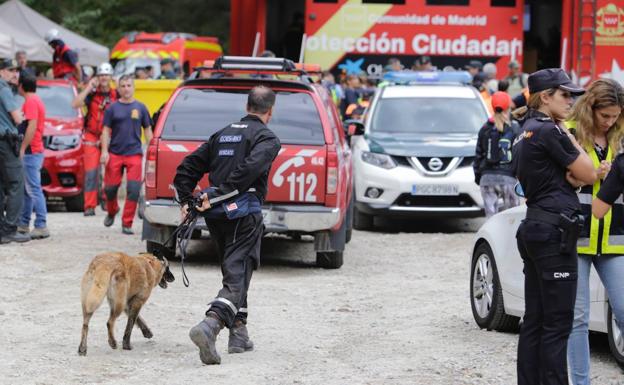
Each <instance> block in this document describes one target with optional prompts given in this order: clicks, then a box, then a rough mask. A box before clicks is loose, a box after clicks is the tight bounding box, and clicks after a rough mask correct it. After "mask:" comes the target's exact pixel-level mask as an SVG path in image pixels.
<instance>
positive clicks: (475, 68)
mask: <svg viewBox="0 0 624 385" xmlns="http://www.w3.org/2000/svg"><path fill="white" fill-rule="evenodd" d="M464 68H465V69H466V70H467V71H468V73H469V74H470V76H472V77H474V76H476V75H477V74H478V73H479V72H481V69H482V68H483V63H481V62H480V61H479V60H471V61H470V62H468V64H466V65H465V66H464Z"/></svg>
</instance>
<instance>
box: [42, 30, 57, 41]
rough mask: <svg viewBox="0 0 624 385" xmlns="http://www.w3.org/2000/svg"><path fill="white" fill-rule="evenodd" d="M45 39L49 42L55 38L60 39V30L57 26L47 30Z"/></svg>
mask: <svg viewBox="0 0 624 385" xmlns="http://www.w3.org/2000/svg"><path fill="white" fill-rule="evenodd" d="M44 39H45V41H46V42H47V43H48V44H49V43H50V42H51V41H53V40H58V39H60V38H59V31H58V29H56V28H52V29H50V30H49V31H48V32H46V34H45V36H44Z"/></svg>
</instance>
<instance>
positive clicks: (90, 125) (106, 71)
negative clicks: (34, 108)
mask: <svg viewBox="0 0 624 385" xmlns="http://www.w3.org/2000/svg"><path fill="white" fill-rule="evenodd" d="M112 79H113V67H112V66H111V65H110V64H109V63H102V64H100V65H99V66H98V67H97V70H96V72H95V76H94V77H93V78H91V80H89V83H88V84H87V86H86V87H85V88H84V89H83V90H82V91H81V92H80V93H79V94H78V95H77V96H76V98H75V99H74V100H73V102H72V107H73V108H81V107H83V106H87V113H86V115H85V118H84V126H83V132H82V146H83V155H82V156H83V162H84V169H85V180H84V187H83V188H84V215H85V216H93V215H95V207H96V206H97V204H98V190H99V187H100V186H101V179H102V177H101V175H100V157H101V155H102V154H101V151H100V137H101V136H102V129H103V121H104V113H105V112H106V110H107V109H108V108H109V107H110V106H111V104H113V103H114V102H116V101H117V99H119V95H118V93H117V91H115V90H113V89H112V87H111V83H112ZM101 198H103V197H101Z"/></svg>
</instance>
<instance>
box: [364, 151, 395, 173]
mask: <svg viewBox="0 0 624 385" xmlns="http://www.w3.org/2000/svg"><path fill="white" fill-rule="evenodd" d="M362 160H363V161H364V162H366V163H368V164H372V165H373V166H377V167H381V168H385V169H387V170H389V169H391V168H395V167H396V166H397V164H396V162H395V161H394V159H392V157H391V156H390V155H387V154H378V153H376V152H368V151H362Z"/></svg>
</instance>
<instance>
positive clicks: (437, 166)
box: [427, 158, 444, 171]
mask: <svg viewBox="0 0 624 385" xmlns="http://www.w3.org/2000/svg"><path fill="white" fill-rule="evenodd" d="M427 166H429V170H431V171H440V170H442V166H444V163H442V160H441V159H440V158H431V159H430V160H429V163H427Z"/></svg>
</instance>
